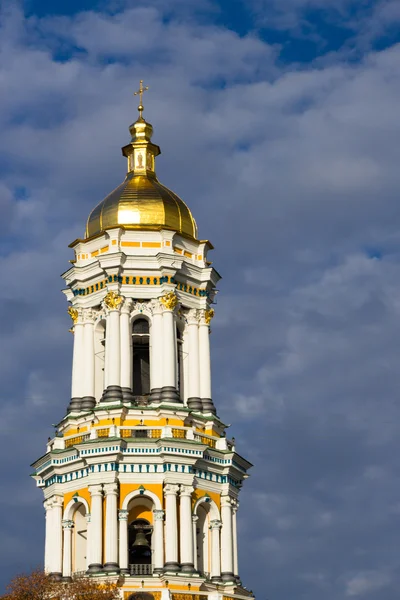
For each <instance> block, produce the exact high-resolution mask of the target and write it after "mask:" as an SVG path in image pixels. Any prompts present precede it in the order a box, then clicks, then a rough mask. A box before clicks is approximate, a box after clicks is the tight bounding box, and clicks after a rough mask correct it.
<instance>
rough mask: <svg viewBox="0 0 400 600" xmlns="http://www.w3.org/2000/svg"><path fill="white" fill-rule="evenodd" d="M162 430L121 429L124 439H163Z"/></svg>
mask: <svg viewBox="0 0 400 600" xmlns="http://www.w3.org/2000/svg"><path fill="white" fill-rule="evenodd" d="M161 433H162V429H120V436H121V437H122V438H129V437H131V438H153V439H159V438H161Z"/></svg>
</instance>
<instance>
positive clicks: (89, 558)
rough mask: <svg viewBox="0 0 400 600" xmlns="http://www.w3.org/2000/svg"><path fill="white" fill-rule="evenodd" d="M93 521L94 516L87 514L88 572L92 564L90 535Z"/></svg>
mask: <svg viewBox="0 0 400 600" xmlns="http://www.w3.org/2000/svg"><path fill="white" fill-rule="evenodd" d="M91 519H92V516H91V514H90V513H86V570H88V568H89V565H90V564H91V562H92V559H91V554H90V553H91V546H90V543H89V541H90V539H91V533H90V528H91V525H92V523H91Z"/></svg>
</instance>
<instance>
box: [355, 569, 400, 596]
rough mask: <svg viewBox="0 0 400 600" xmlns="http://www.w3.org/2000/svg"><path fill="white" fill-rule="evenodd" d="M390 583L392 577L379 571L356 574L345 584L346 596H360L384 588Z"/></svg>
mask: <svg viewBox="0 0 400 600" xmlns="http://www.w3.org/2000/svg"><path fill="white" fill-rule="evenodd" d="M391 581H392V577H391V576H390V575H389V574H387V573H381V572H379V571H370V572H365V573H358V574H357V575H354V576H353V577H351V578H350V579H349V581H348V582H347V584H346V596H350V597H353V596H361V595H362V597H364V596H365V594H369V593H370V592H373V591H376V590H381V589H382V588H385V587H386V586H387V585H388V584H390V583H391Z"/></svg>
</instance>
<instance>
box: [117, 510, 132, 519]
mask: <svg viewBox="0 0 400 600" xmlns="http://www.w3.org/2000/svg"><path fill="white" fill-rule="evenodd" d="M128 515H129V510H125V509H123V508H121V509H120V510H119V511H118V520H119V521H127V520H128Z"/></svg>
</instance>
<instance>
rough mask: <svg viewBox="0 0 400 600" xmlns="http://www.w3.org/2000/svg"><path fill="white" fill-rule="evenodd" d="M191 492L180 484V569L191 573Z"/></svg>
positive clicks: (192, 570) (186, 486)
mask: <svg viewBox="0 0 400 600" xmlns="http://www.w3.org/2000/svg"><path fill="white" fill-rule="evenodd" d="M192 493H193V488H192V486H189V485H181V494H180V498H181V502H180V550H181V555H180V556H181V569H182V572H183V573H193V572H194V566H193V564H194V563H193V539H192V535H193V523H192Z"/></svg>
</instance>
